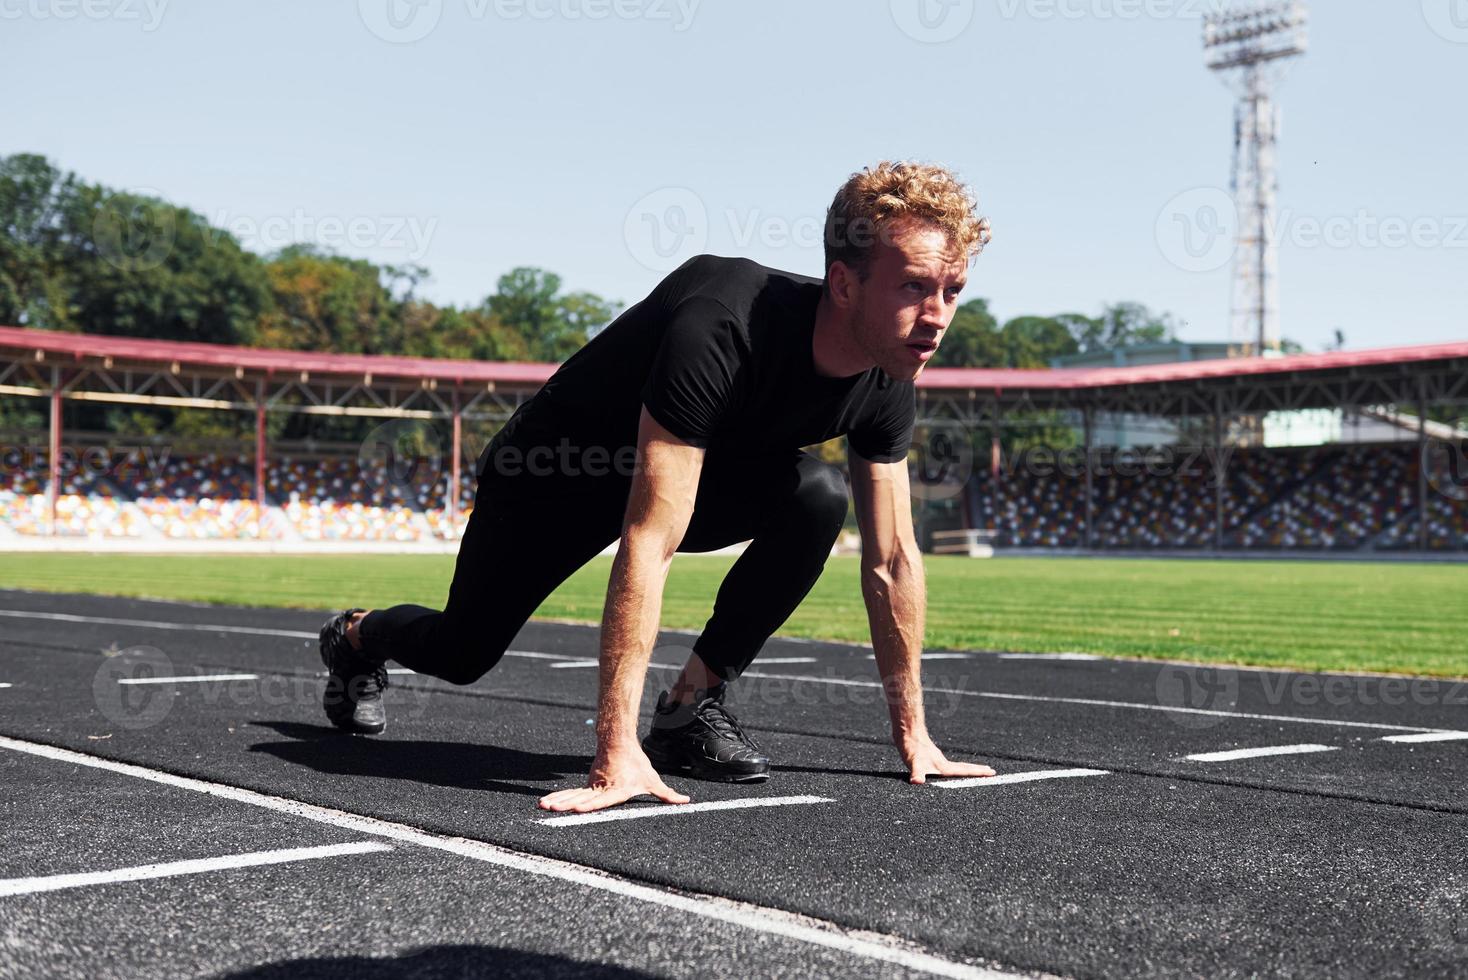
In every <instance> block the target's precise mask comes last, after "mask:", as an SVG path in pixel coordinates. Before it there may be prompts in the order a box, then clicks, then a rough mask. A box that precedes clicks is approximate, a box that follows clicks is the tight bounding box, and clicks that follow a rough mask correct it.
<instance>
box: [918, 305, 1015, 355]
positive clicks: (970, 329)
mask: <svg viewBox="0 0 1468 980" xmlns="http://www.w3.org/2000/svg"><path fill="white" fill-rule="evenodd" d="M929 363H930V364H932V366H933V367H1002V366H1003V365H1004V338H1003V336H1001V334H1000V332H999V321H997V320H995V319H994V314H992V313H990V312H989V301H988V300H986V299H971V300H969V301H968V302H967V303H964V304H963V305H962V306H960V307H959V308H958V311H957V312H956V313H954V314H953V322H952V323H950V324H949V325H948V330H947V332H946V333H945V334H944V335H943V343H942V345H941V346H939V348H938V353H936V354H934V355H933V359H932V361H930V362H929Z"/></svg>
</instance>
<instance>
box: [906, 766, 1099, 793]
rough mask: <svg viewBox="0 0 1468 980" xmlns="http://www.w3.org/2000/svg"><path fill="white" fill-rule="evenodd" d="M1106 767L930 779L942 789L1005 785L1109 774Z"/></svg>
mask: <svg viewBox="0 0 1468 980" xmlns="http://www.w3.org/2000/svg"><path fill="white" fill-rule="evenodd" d="M1109 775H1111V772H1110V770H1107V769H1041V770H1039V771H1037V772H1009V773H1005V774H1004V775H1002V776H977V777H975V778H973V779H941V780H940V779H930V780H929V781H928V782H930V783H931V784H932V785H934V786H941V787H943V788H944V789H968V788H969V787H970V786H1007V785H1009V784H1011V783H1033V782H1035V781H1036V780H1039V779H1071V778H1073V777H1076V776H1109Z"/></svg>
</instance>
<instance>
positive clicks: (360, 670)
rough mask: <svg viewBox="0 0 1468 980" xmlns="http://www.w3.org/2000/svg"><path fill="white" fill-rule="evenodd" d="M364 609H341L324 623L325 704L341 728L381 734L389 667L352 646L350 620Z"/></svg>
mask: <svg viewBox="0 0 1468 980" xmlns="http://www.w3.org/2000/svg"><path fill="white" fill-rule="evenodd" d="M362 611H363V610H361V609H348V610H346V611H345V612H339V613H337V614H336V615H335V616H333V617H331V618H330V619H328V620H327V621H326V625H324V626H322V627H321V662H322V663H324V664H325V665H326V693H325V694H324V695H322V698H321V706H322V707H323V708H325V709H326V717H327V718H329V719H331V723H332V724H333V725H335V726H336V727H337V728H340V729H343V730H344V731H348V732H354V733H356V734H359V735H377V734H379V733H381V732H382V730H383V729H385V728H387V709H386V708H385V707H384V706H383V704H382V692H383V690H384V689H385V688H386V687H387V667H386V666H385V665H384V664H382V663H378V662H375V661H373V660H372V659H371V658H370V657H366V656H363V654H362V652H361V651H360V650H354V649H352V644H351V642H350V641H349V640H348V639H347V624H348V623H350V622H351V621H352V617H353V616H355V615H356V614H357V613H359V612H362Z"/></svg>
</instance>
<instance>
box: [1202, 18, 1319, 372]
mask: <svg viewBox="0 0 1468 980" xmlns="http://www.w3.org/2000/svg"><path fill="white" fill-rule="evenodd" d="M1307 23H1308V13H1307V11H1306V7H1305V4H1304V2H1303V0H1287V2H1262V3H1261V2H1258V0H1242V2H1235V3H1231V4H1229V5H1228V6H1227V7H1224V8H1223V9H1222V10H1220V11H1219V12H1217V13H1214V14H1210V15H1209V16H1208V18H1207V19H1206V20H1205V21H1204V24H1203V51H1204V60H1205V61H1206V62H1207V65H1208V67H1209V68H1210V69H1211V70H1213V71H1214V72H1217V73H1218V75H1219V77H1220V78H1222V79H1223V83H1224V84H1225V85H1227V86H1228V87H1229V88H1230V89H1232V90H1233V92H1234V93H1235V94H1236V95H1237V96H1238V99H1239V101H1238V106H1237V108H1236V109H1235V110H1234V168H1233V192H1234V205H1235V207H1236V208H1237V210H1238V219H1239V229H1238V250H1237V251H1236V252H1235V253H1234V275H1233V305H1232V310H1231V314H1230V318H1229V341H1230V343H1231V344H1232V345H1233V346H1234V347H1235V348H1236V349H1237V351H1238V353H1242V354H1244V355H1263V354H1265V353H1266V352H1268V351H1277V350H1279V253H1278V243H1277V242H1276V241H1275V238H1274V233H1275V227H1274V225H1275V194H1276V191H1277V190H1278V188H1279V182H1278V177H1277V175H1276V170H1275V144H1276V141H1277V139H1278V137H1279V110H1278V109H1277V108H1276V107H1275V103H1274V89H1275V87H1276V86H1277V85H1278V84H1279V82H1280V80H1281V79H1282V78H1283V76H1284V69H1285V65H1286V63H1287V61H1288V60H1289V59H1291V58H1294V57H1297V56H1299V55H1302V54H1304V53H1305V49H1306V42H1307V30H1306V25H1307Z"/></svg>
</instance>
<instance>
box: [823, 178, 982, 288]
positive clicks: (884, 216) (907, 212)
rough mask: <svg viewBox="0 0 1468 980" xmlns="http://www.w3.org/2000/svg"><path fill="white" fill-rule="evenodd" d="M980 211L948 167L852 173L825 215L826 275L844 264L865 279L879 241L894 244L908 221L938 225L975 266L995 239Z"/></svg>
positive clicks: (965, 188)
mask: <svg viewBox="0 0 1468 980" xmlns="http://www.w3.org/2000/svg"><path fill="white" fill-rule="evenodd" d="M978 207H979V204H978V201H977V200H976V199H975V198H974V195H973V192H972V191H970V190H969V189H968V188H967V187H965V186H964V184H963V182H962V181H960V180H959V179H958V177H957V175H955V174H954V173H953V172H952V171H951V170H948V169H947V168H945V167H940V166H937V165H934V164H924V163H910V162H893V161H891V160H883V161H882V162H881V163H879V164H877V165H876V166H875V167H867V168H865V169H863V170H862V171H860V172H859V173H854V174H852V175H851V178H850V179H849V180H847V181H846V183H845V184H843V185H842V186H841V189H840V190H838V191H837V192H836V199H835V200H834V201H832V202H831V207H830V210H828V211H827V212H826V271H827V272H828V273H829V272H830V270H831V264H832V263H833V262H842V263H845V264H846V265H848V266H850V267H852V268H853V269H855V270H856V272H857V275H858V277H859V278H861V279H862V280H865V279H866V277H867V275H868V273H869V264H870V262H871V257H872V251H873V249H875V247H876V245H877V243H878V242H890V238H889V237H888V236H889V235H890V233H891V232H892V230H893V229H894V228H896V227H899V226H901V225H902V224H905V223H906V222H907V221H919V222H922V223H924V224H929V225H933V226H935V227H937V228H938V229H939V230H941V231H942V232H944V234H946V235H947V236H948V241H949V244H950V245H951V246H952V248H953V250H954V251H955V252H957V253H959V254H961V255H963V257H964V260H965V261H970V262H971V261H973V259H974V258H976V257H977V256H978V254H979V253H980V252H982V251H983V250H984V246H985V245H987V244H989V240H990V238H992V237H993V236H992V235H991V233H990V229H989V219H988V218H985V217H983V216H981V215H980V214H979V213H978Z"/></svg>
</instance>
